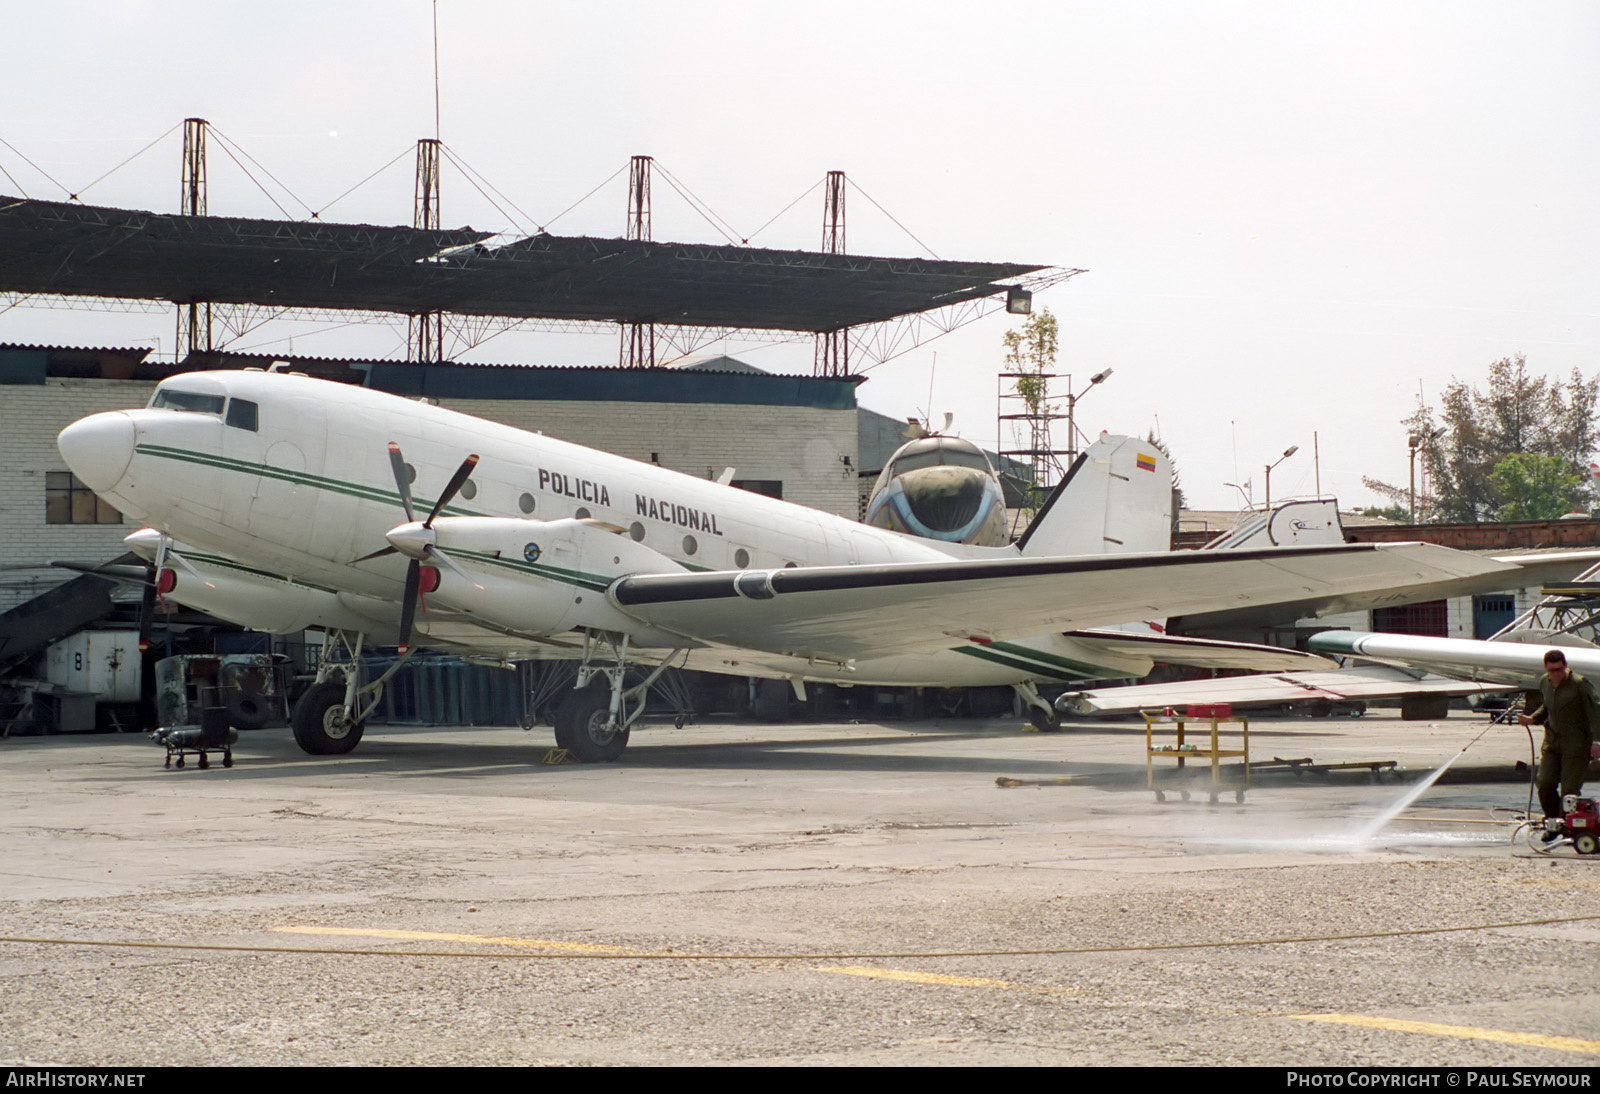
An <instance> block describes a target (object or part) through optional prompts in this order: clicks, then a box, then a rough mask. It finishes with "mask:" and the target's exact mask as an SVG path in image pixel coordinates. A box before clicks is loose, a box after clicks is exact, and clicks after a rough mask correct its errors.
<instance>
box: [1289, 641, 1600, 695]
mask: <svg viewBox="0 0 1600 1094" xmlns="http://www.w3.org/2000/svg"><path fill="white" fill-rule="evenodd" d="M1309 644H1310V645H1311V646H1312V647H1313V648H1315V649H1317V650H1320V651H1322V652H1324V653H1327V654H1330V655H1332V656H1336V657H1360V658H1364V659H1366V660H1369V661H1381V662H1383V663H1384V664H1388V665H1401V666H1404V667H1408V668H1412V669H1416V670H1418V671H1427V672H1437V673H1443V674H1447V675H1450V676H1455V677H1460V678H1462V679H1466V680H1478V681H1488V682H1494V683H1497V684H1501V685H1504V686H1507V687H1521V688H1529V689H1532V688H1537V687H1538V686H1539V677H1540V676H1542V675H1543V674H1544V653H1545V651H1546V650H1548V649H1550V648H1551V647H1554V646H1559V647H1561V649H1562V651H1563V652H1564V653H1565V655H1566V658H1567V663H1568V664H1569V665H1570V666H1571V667H1572V668H1573V669H1574V670H1576V671H1577V672H1581V673H1583V674H1584V675H1586V676H1589V677H1591V678H1594V679H1600V649H1595V648H1594V647H1593V646H1590V645H1589V644H1588V643H1586V642H1583V641H1582V640H1581V639H1574V638H1573V637H1572V636H1571V635H1541V636H1539V637H1537V638H1530V639H1523V638H1521V637H1517V636H1511V635H1508V636H1506V637H1505V638H1502V639H1496V640H1495V641H1493V642H1488V641H1481V640H1477V639H1472V638H1428V637H1425V636H1423V635H1414V634H1370V633H1367V632H1364V631H1323V632H1322V633H1320V634H1314V635H1312V636H1311V639H1310V643H1309Z"/></svg>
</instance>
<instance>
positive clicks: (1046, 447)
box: [1002, 308, 1060, 510]
mask: <svg viewBox="0 0 1600 1094" xmlns="http://www.w3.org/2000/svg"><path fill="white" fill-rule="evenodd" d="M1002 341H1003V342H1004V344H1005V347H1006V371H1007V372H1008V373H1009V374H1010V375H1011V382H1012V386H1013V388H1014V389H1015V391H1016V393H1017V395H1018V397H1020V398H1021V399H1022V404H1023V406H1024V407H1026V408H1027V412H1026V413H1027V418H1026V420H1027V426H1028V448H1027V449H1026V450H1024V451H1022V452H1017V453H1015V454H1016V455H1019V456H1024V457H1025V458H1026V460H1027V462H1028V464H1029V469H1030V470H1031V471H1032V473H1033V483H1032V485H1031V487H1030V488H1029V491H1028V501H1029V504H1028V508H1030V509H1035V510H1037V509H1038V507H1039V506H1040V505H1041V504H1042V503H1043V501H1044V495H1045V493H1046V492H1047V490H1048V486H1049V483H1050V479H1051V476H1052V474H1053V473H1054V472H1056V471H1059V470H1060V468H1059V465H1057V464H1056V461H1055V457H1054V456H1052V455H1051V454H1050V453H1051V449H1052V448H1053V447H1054V446H1053V445H1052V443H1051V438H1050V422H1051V419H1052V417H1053V416H1054V415H1055V412H1056V406H1055V404H1054V403H1051V402H1050V401H1049V391H1050V374H1051V372H1052V371H1054V369H1055V364H1056V346H1057V341H1058V329H1057V326H1056V317H1055V316H1053V315H1051V314H1050V309H1049V308H1045V309H1044V310H1042V311H1040V312H1038V313H1037V314H1035V315H1030V316H1029V317H1028V319H1027V321H1026V322H1025V323H1023V324H1022V330H1020V331H1014V330H1008V331H1006V333H1005V336H1004V337H1003V338H1002Z"/></svg>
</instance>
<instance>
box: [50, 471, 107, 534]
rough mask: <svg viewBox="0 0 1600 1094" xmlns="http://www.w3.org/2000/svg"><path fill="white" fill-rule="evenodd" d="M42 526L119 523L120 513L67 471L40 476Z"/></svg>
mask: <svg viewBox="0 0 1600 1094" xmlns="http://www.w3.org/2000/svg"><path fill="white" fill-rule="evenodd" d="M44 522H45V523H46V524H121V523H122V514H121V513H119V512H117V511H116V510H115V509H113V508H112V507H111V506H109V505H107V504H106V503H105V502H103V501H101V500H100V499H99V498H97V497H95V496H94V491H93V490H90V489H89V488H88V487H87V486H85V485H84V484H83V482H82V480H81V479H79V478H78V476H76V475H74V474H73V473H72V472H71V471H46V472H45V473H44Z"/></svg>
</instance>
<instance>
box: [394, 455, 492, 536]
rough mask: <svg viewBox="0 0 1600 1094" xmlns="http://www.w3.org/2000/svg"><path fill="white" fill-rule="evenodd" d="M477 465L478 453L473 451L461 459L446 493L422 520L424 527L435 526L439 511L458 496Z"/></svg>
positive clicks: (446, 488)
mask: <svg viewBox="0 0 1600 1094" xmlns="http://www.w3.org/2000/svg"><path fill="white" fill-rule="evenodd" d="M477 466H478V456H477V453H473V454H472V455H470V456H468V457H467V458H466V459H464V460H462V461H461V466H460V467H458V468H456V473H455V474H454V475H451V476H450V482H449V483H448V484H447V485H446V486H445V488H444V493H442V494H440V495H439V500H438V501H436V502H434V503H433V512H431V513H429V514H428V519H427V520H425V521H423V522H422V526H423V527H424V528H432V527H433V518H434V517H437V516H438V515H439V511H440V510H441V509H443V508H444V507H445V506H446V505H449V504H450V502H451V500H452V499H453V498H454V497H455V496H456V493H457V492H458V491H459V490H460V489H461V488H462V487H463V486H465V485H466V482H467V480H468V479H470V478H471V477H472V469H473V468H475V467H477ZM406 511H407V513H409V512H410V509H409V508H408V509H407V510H406Z"/></svg>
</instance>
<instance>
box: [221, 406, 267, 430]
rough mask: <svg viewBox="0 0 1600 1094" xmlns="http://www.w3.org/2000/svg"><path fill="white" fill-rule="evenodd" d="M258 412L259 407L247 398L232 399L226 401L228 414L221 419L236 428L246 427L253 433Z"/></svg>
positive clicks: (258, 417) (257, 420)
mask: <svg viewBox="0 0 1600 1094" xmlns="http://www.w3.org/2000/svg"><path fill="white" fill-rule="evenodd" d="M260 413H261V412H260V409H259V408H258V407H257V406H256V404H255V403H252V402H251V401H250V400H249V399H232V400H230V401H229V402H228V416H227V417H226V418H225V419H223V420H224V421H226V422H227V423H228V424H229V425H231V426H233V427H235V428H236V429H248V430H249V431H250V432H252V433H254V432H255V431H256V426H257V424H258V422H259V419H260Z"/></svg>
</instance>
